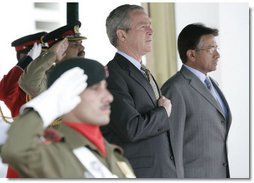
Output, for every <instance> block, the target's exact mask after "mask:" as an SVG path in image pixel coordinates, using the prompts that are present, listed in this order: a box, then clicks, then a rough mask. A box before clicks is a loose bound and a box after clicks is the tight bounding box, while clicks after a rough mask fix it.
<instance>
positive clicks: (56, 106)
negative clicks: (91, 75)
mask: <svg viewBox="0 0 254 183" xmlns="http://www.w3.org/2000/svg"><path fill="white" fill-rule="evenodd" d="M86 80H87V75H86V74H84V71H83V70H82V69H80V68H78V67H75V68H72V69H70V70H68V71H66V72H65V73H63V74H62V75H61V77H59V78H58V79H57V80H56V81H55V82H54V83H53V84H52V85H51V86H50V87H49V88H48V89H47V90H46V91H44V92H43V93H41V94H40V95H38V96H37V97H35V98H34V99H32V100H30V101H29V102H27V103H26V104H24V105H23V106H22V107H21V108H20V113H22V112H23V111H24V109H26V108H33V109H34V110H35V111H37V112H38V113H39V115H40V116H41V118H42V120H43V122H44V127H47V126H48V125H49V124H50V123H51V122H53V120H55V119H56V118H58V117H60V116H62V115H63V114H66V113H68V112H70V111H71V110H72V109H74V108H75V107H76V106H77V105H78V104H79V103H80V101H81V98H80V96H79V94H80V93H81V92H83V91H84V90H85V88H86V87H87V82H86Z"/></svg>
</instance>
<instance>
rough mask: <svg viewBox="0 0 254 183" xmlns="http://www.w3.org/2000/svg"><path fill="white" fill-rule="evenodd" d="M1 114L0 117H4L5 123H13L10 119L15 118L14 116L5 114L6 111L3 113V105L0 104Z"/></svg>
mask: <svg viewBox="0 0 254 183" xmlns="http://www.w3.org/2000/svg"><path fill="white" fill-rule="evenodd" d="M0 114H1V116H0V117H2V119H3V121H4V122H5V123H8V124H11V123H12V122H11V121H9V119H13V118H11V117H7V116H5V115H4V113H3V111H2V108H1V106H0Z"/></svg>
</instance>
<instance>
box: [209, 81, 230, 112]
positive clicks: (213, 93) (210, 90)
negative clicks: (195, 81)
mask: <svg viewBox="0 0 254 183" xmlns="http://www.w3.org/2000/svg"><path fill="white" fill-rule="evenodd" d="M205 84H206V87H207V88H208V90H209V92H210V93H211V94H212V96H213V97H214V98H215V100H216V101H217V102H218V104H219V106H220V107H221V109H222V111H223V113H224V115H225V116H226V114H227V113H226V111H225V108H224V107H223V105H224V104H223V103H221V102H220V100H219V99H218V97H220V96H217V95H216V94H215V88H214V87H213V85H212V82H211V80H210V79H209V78H208V77H206V79H205ZM221 101H222V100H221Z"/></svg>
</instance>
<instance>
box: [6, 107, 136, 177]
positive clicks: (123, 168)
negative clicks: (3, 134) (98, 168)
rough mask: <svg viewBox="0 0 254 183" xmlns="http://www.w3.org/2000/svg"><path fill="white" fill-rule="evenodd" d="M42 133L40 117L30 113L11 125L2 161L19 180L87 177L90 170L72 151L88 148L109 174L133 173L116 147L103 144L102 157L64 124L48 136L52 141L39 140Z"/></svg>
mask: <svg viewBox="0 0 254 183" xmlns="http://www.w3.org/2000/svg"><path fill="white" fill-rule="evenodd" d="M44 131H45V130H44V128H43V123H42V121H41V118H40V117H39V115H38V113H37V112H34V111H32V110H30V111H27V112H26V113H24V114H23V115H22V116H21V117H19V118H18V119H16V120H15V121H14V122H13V124H12V126H11V128H10V130H9V132H8V136H9V138H8V139H7V141H6V143H5V144H4V146H3V147H2V159H3V162H4V163H9V164H10V165H11V166H12V167H13V168H14V169H15V170H16V171H18V172H19V174H20V175H21V177H24V178H26V177H31V178H90V177H87V175H89V170H88V169H87V168H86V167H85V166H84V165H83V164H82V163H81V161H80V160H79V159H78V158H77V156H75V155H74V153H73V150H74V149H77V148H80V147H87V148H88V149H89V150H90V152H92V154H93V155H95V156H96V157H97V159H98V160H99V161H100V162H101V163H102V164H103V165H104V166H105V167H107V168H108V170H110V172H111V173H112V174H114V175H116V176H117V177H119V178H127V177H132V178H133V176H134V174H133V170H132V168H131V166H130V164H129V163H128V161H127V160H126V159H125V158H124V157H123V156H122V153H121V149H120V148H119V147H117V146H115V145H111V144H109V143H107V142H106V141H105V147H106V152H107V157H106V158H105V157H103V156H102V155H101V153H100V152H99V150H98V148H97V147H96V146H95V145H93V144H92V143H91V142H90V141H89V140H88V139H86V138H85V137H84V136H82V135H81V134H79V133H78V132H76V131H74V130H73V129H72V128H69V127H68V126H65V125H64V124H61V125H59V126H58V128H57V129H51V131H53V132H54V133H49V134H47V136H51V138H46V139H43V138H41V137H42V136H43V133H44ZM50 134H51V135H50Z"/></svg>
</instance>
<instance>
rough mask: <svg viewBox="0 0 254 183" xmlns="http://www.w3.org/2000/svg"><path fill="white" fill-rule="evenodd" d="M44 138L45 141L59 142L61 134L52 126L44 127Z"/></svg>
mask: <svg viewBox="0 0 254 183" xmlns="http://www.w3.org/2000/svg"><path fill="white" fill-rule="evenodd" d="M43 136H44V138H45V140H46V141H47V142H60V141H61V140H62V139H63V135H62V134H61V133H60V132H58V131H56V130H55V129H53V128H50V127H49V128H46V129H45V130H44V135H43Z"/></svg>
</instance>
